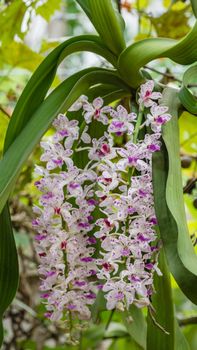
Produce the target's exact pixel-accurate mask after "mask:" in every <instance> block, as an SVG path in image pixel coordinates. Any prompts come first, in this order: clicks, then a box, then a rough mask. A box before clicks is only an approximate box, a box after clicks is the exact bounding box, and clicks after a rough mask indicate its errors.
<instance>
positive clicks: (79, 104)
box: [0, 0, 197, 350]
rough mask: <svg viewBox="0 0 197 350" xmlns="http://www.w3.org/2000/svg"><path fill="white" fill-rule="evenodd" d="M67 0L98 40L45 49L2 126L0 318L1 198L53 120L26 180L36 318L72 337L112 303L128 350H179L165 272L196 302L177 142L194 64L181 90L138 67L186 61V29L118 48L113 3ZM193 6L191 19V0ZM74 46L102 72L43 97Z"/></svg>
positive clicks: (12, 288)
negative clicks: (177, 35)
mask: <svg viewBox="0 0 197 350" xmlns="http://www.w3.org/2000/svg"><path fill="white" fill-rule="evenodd" d="M77 2H78V3H79V4H80V5H81V7H82V8H83V10H84V11H85V12H86V14H87V16H88V17H89V18H90V20H91V21H92V23H93V25H94V26H95V28H96V30H97V32H98V34H99V35H98V36H93V35H92V36H91V35H89V36H88V35H82V36H79V37H75V38H71V39H69V40H68V41H66V42H64V43H62V44H61V45H60V46H58V47H57V48H56V49H55V50H54V51H52V52H51V53H50V54H49V55H48V57H47V58H46V59H45V60H44V61H43V63H42V64H41V65H40V66H39V67H38V69H37V70H36V72H35V73H34V74H33V76H32V78H31V79H30V81H29V83H28V84H27V86H26V88H25V90H24V92H23V94H22V96H21V98H20V99H19V101H18V104H17V106H16V108H15V111H14V114H13V117H12V119H11V121H10V124H9V128H8V131H7V136H6V140H5V146H4V157H3V159H2V160H1V162H0V174H1V180H0V209H1V216H0V230H1V235H2V243H1V247H0V262H1V265H0V283H1V285H2V287H1V289H0V315H1V317H2V316H3V313H4V311H5V309H6V308H7V307H8V305H9V304H10V303H11V301H12V299H13V297H14V295H15V292H16V289H17V283H18V264H17V255H16V248H15V242H14V239H13V233H12V227H11V221H10V216H9V209H8V205H7V204H6V202H7V200H8V198H9V196H10V193H11V191H12V190H13V187H14V184H15V181H16V178H17V176H18V173H19V172H20V169H21V167H22V165H23V164H24V162H25V160H26V159H27V157H28V156H29V154H30V153H31V152H32V150H33V148H34V146H35V145H36V144H37V143H38V141H39V140H40V138H41V136H42V135H43V134H44V132H45V131H46V130H47V129H48V128H49V127H50V126H51V125H52V127H53V130H54V133H53V136H52V137H51V139H50V140H48V141H41V143H40V146H41V148H42V149H43V153H42V155H41V162H42V165H39V166H36V168H35V172H36V176H37V179H36V182H35V185H36V187H37V188H38V190H39V191H40V193H41V195H40V199H39V204H38V205H37V206H34V208H33V210H34V213H35V219H34V221H33V226H34V228H35V230H36V231H37V234H36V236H35V242H36V243H35V245H36V250H37V254H38V256H39V260H40V265H39V274H40V276H41V284H40V289H41V291H42V294H41V297H42V299H43V303H44V304H45V307H46V313H45V316H46V317H47V318H48V319H50V321H52V322H57V323H61V325H63V327H65V329H66V333H67V341H68V342H71V343H74V344H75V343H76V342H77V341H78V338H79V336H80V333H81V331H82V330H83V329H84V327H87V325H88V322H89V320H90V319H91V318H93V319H95V314H96V316H97V314H98V313H99V312H100V311H101V310H103V309H104V310H111V313H113V312H114V311H115V310H118V311H120V312H121V313H122V315H123V319H124V322H125V325H126V327H127V329H128V332H129V334H130V336H131V338H132V339H133V340H134V342H135V343H136V347H135V348H136V349H137V348H140V349H147V350H149V349H151V350H152V349H169V350H174V349H188V345H187V342H186V340H185V338H184V336H183V334H182V333H181V331H180V329H179V327H178V325H177V322H176V319H175V317H174V308H173V301H172V295H171V286H170V278H169V273H170V272H171V273H172V274H173V276H174V278H175V280H176V282H177V283H178V285H179V287H180V288H181V289H182V291H183V292H184V294H185V295H186V296H187V297H188V298H189V299H190V300H191V301H192V302H194V303H197V284H196V281H197V278H196V274H197V270H196V256H195V253H194V250H193V246H192V242H191V240H190V237H189V234H188V229H187V223H186V217H185V212H184V203H183V195H182V179H181V170H180V159H179V138H178V132H179V131H178V116H179V111H180V110H181V109H186V110H189V111H190V112H191V113H193V114H197V103H196V99H195V96H193V95H192V93H191V91H190V90H189V89H188V84H189V81H190V79H191V75H193V74H194V73H196V72H197V67H196V65H193V66H192V67H190V68H189V69H188V70H187V71H186V73H185V75H184V78H183V86H182V88H181V89H180V90H178V89H174V88H170V87H168V86H164V85H162V84H159V83H156V82H154V81H153V80H152V78H151V76H150V75H148V73H147V72H146V71H145V70H144V69H143V67H144V65H145V64H146V63H147V62H149V61H151V60H153V59H156V58H158V57H169V58H171V59H172V60H174V61H175V62H177V63H179V64H187V65H188V64H192V63H194V62H195V61H196V59H197V40H196V39H197V25H196V24H195V25H194V27H193V29H192V30H191V32H190V33H189V34H188V35H187V36H186V37H185V38H183V39H182V40H181V41H179V42H177V41H175V40H171V39H162V38H160V39H156V38H151V39H146V40H142V41H139V42H137V43H133V44H131V45H130V46H127V47H126V43H125V40H124V35H123V19H122V18H121V16H120V14H119V13H118V10H117V8H116V2H115V1H112V0H105V1H100V0H83V1H82V0H77ZM192 6H193V9H194V13H195V14H196V12H197V10H196V5H195V1H192ZM81 50H83V51H84V50H87V51H91V52H94V53H96V54H99V55H101V56H102V57H104V58H105V59H106V60H107V61H108V62H109V63H110V64H111V65H112V66H113V69H103V68H95V67H93V68H88V69H85V70H83V71H80V72H77V73H75V74H74V75H73V76H71V77H69V78H67V79H66V80H65V81H63V82H62V83H61V84H60V85H59V86H58V87H56V88H55V89H54V90H53V91H52V92H51V93H50V94H49V95H47V92H48V90H49V88H50V86H51V83H52V81H53V79H54V76H55V73H56V70H57V67H58V65H59V63H60V62H61V61H62V60H63V59H64V58H65V57H66V56H68V55H69V54H71V53H73V52H76V51H81ZM46 95H47V97H46ZM95 305H97V307H96V308H95ZM103 305H104V306H103ZM144 307H147V308H148V313H147V325H146V327H147V330H146V327H145V333H143V334H142V337H141V336H139V334H137V333H136V330H135V322H137V321H136V318H137V320H138V322H142V323H143V324H144V323H145V322H146V321H145V316H144V314H143V313H142V312H141V309H142V308H144ZM166 308H168V312H169V314H166V312H165V309H166ZM95 310H96V311H95ZM131 319H133V323H131V322H130V320H131ZM139 320H141V321H139ZM103 332H104V330H103ZM2 338H3V332H2V330H1V340H2ZM141 338H143V339H141Z"/></svg>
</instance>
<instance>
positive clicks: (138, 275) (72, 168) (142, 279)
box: [33, 81, 171, 329]
mask: <svg viewBox="0 0 197 350" xmlns="http://www.w3.org/2000/svg"><path fill="white" fill-rule="evenodd" d="M153 88H154V82H153V81H147V82H146V83H145V84H144V85H142V86H141V88H140V93H139V100H138V103H139V110H140V113H143V120H142V123H141V126H139V125H137V124H138V123H137V120H138V115H137V114H136V113H134V112H132V111H131V112H128V111H127V110H126V108H125V107H123V106H122V105H118V106H116V107H112V106H104V101H103V100H102V98H100V97H98V98H96V99H94V100H93V101H92V102H90V101H88V98H87V97H86V96H82V97H81V98H80V99H79V100H78V101H77V102H76V103H75V104H74V105H73V106H72V107H71V108H70V112H69V113H70V114H69V116H70V115H71V114H72V115H73V119H71V118H70V120H68V117H67V116H66V115H63V114H60V115H59V116H58V117H57V118H56V119H55V121H54V122H53V127H54V128H55V132H54V135H53V137H52V139H50V140H48V141H47V142H41V147H42V148H43V153H42V156H41V161H42V162H43V166H36V169H35V172H36V174H37V176H38V179H37V181H36V183H35V185H36V187H37V188H38V190H39V191H40V192H41V196H40V200H39V206H35V207H34V212H35V214H36V218H35V220H34V221H33V226H34V228H35V229H36V231H37V235H36V238H35V240H36V249H37V253H38V256H39V259H40V266H39V273H40V275H41V285H40V289H41V291H42V298H43V300H44V303H45V304H46V309H47V312H46V317H48V318H49V319H51V320H52V321H60V320H62V321H65V322H66V323H68V322H71V320H72V324H76V320H77V318H78V319H80V320H88V319H90V317H91V311H90V306H91V305H92V304H93V303H94V301H95V298H96V296H97V293H98V291H99V290H102V291H103V293H104V297H105V299H106V308H107V309H108V310H113V309H119V310H124V309H128V308H129V306H130V305H132V304H135V305H136V306H137V307H143V306H148V305H149V304H150V302H151V301H150V296H151V294H152V293H153V292H154V285H153V275H154V273H157V274H158V275H161V272H160V270H159V268H158V266H157V262H158V254H159V247H160V241H159V237H158V236H157V233H156V231H155V225H156V224H157V219H156V216H155V211H154V201H153V188H152V170H151V167H152V154H153V153H154V152H157V151H159V150H160V140H159V139H160V136H161V127H162V125H163V124H164V123H166V122H167V121H168V120H169V119H170V117H171V116H170V115H169V114H167V113H166V112H167V107H165V106H160V105H159V104H158V102H159V101H158V99H159V98H161V97H162V94H161V93H159V92H153ZM147 96H149V99H148V100H147ZM78 110H81V113H82V116H83V120H84V122H82V124H81V125H82V126H81V127H80V126H79V125H78V121H77V120H75V119H74V117H75V113H76V111H78ZM92 121H94V122H96V123H97V124H98V127H99V125H102V128H104V132H103V136H102V137H100V138H97V139H96V138H92V137H91V134H90V132H89V127H90V124H91V122H92ZM149 125H150V127H148V128H147V126H149ZM147 130H148V132H147ZM141 131H143V135H144V136H143V137H141V136H140V135H141V134H140V132H141ZM136 132H137V141H136V142H134V140H135V138H134V134H135V135H136ZM80 153H81V154H82V153H85V154H86V155H87V163H86V166H85V167H84V168H80V167H78V166H77V165H76V164H75V155H77V156H78V157H80V156H81V155H80ZM161 278H162V277H161ZM73 320H74V323H73ZM80 322H81V321H80ZM69 329H70V328H69Z"/></svg>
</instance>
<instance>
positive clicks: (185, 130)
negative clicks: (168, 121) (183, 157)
mask: <svg viewBox="0 0 197 350" xmlns="http://www.w3.org/2000/svg"><path fill="white" fill-rule="evenodd" d="M195 125H196V116H195V115H192V114H190V113H189V112H186V111H184V112H183V113H182V114H181V116H180V118H179V127H180V143H181V151H183V153H186V154H191V155H194V156H195V154H196V153H197V131H196V130H195Z"/></svg>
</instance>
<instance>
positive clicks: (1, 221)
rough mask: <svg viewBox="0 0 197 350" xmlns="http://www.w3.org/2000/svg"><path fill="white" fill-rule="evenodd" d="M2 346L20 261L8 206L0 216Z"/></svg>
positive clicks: (0, 338)
mask: <svg viewBox="0 0 197 350" xmlns="http://www.w3.org/2000/svg"><path fill="white" fill-rule="evenodd" d="M0 239H1V244H0V346H1V344H2V341H3V327H2V317H3V314H4V312H5V310H6V309H7V307H8V306H9V305H10V303H11V302H12V300H13V298H14V296H15V293H16V290H17V286H18V274H19V273H18V259H17V252H16V246H15V242H14V238H13V232H12V224H11V220H10V214H9V210H8V206H7V205H6V206H5V208H4V209H3V211H2V213H1V215H0Z"/></svg>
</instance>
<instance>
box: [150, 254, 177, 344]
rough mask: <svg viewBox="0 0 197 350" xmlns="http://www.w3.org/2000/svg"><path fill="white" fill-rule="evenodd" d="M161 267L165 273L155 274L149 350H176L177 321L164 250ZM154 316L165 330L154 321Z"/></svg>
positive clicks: (161, 255) (160, 260) (161, 256)
mask: <svg viewBox="0 0 197 350" xmlns="http://www.w3.org/2000/svg"><path fill="white" fill-rule="evenodd" d="M159 268H160V270H161V271H162V274H163V275H162V276H158V275H156V274H155V276H154V287H155V293H154V294H153V296H152V306H153V308H154V312H153V311H152V312H153V313H154V314H153V316H152V317H151V315H150V312H149V313H148V318H147V324H148V330H147V350H153V349H159V350H176V349H175V348H174V343H175V321H174V306H173V300H172V290H171V284H170V274H169V269H168V267H167V264H166V259H165V255H164V252H163V250H161V252H160V257H159ZM153 317H154V319H155V320H156V322H157V323H158V325H159V326H161V327H162V328H163V330H162V329H160V328H159V326H157V325H156V324H155V323H154V322H153ZM166 332H167V333H168V334H167V333H166ZM177 350H178V349H177Z"/></svg>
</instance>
